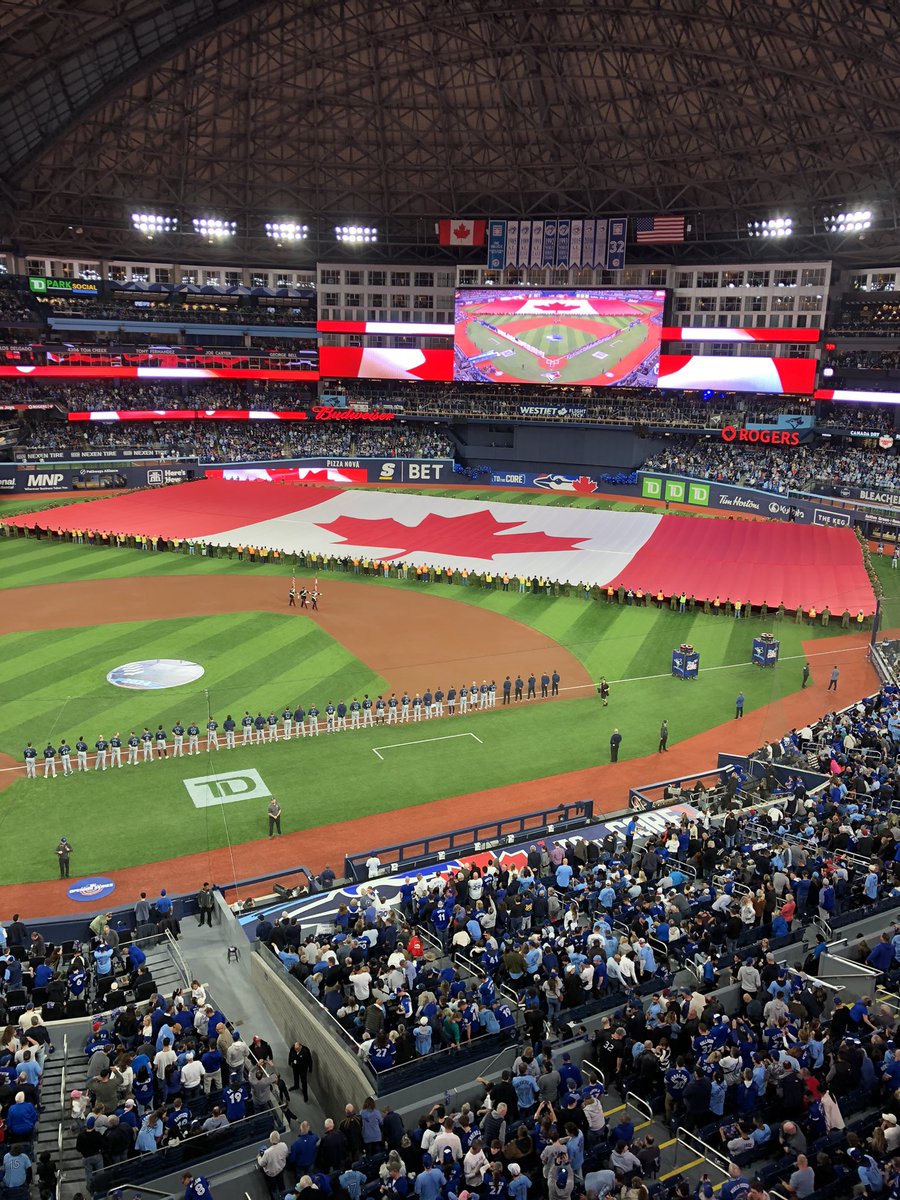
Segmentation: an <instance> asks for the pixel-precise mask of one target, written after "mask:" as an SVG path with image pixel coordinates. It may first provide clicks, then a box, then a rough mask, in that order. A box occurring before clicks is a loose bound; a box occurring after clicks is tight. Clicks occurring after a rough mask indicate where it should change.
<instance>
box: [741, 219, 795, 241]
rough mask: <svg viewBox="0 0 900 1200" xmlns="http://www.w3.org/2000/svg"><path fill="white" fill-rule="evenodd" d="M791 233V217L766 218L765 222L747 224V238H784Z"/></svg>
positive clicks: (792, 221) (792, 225)
mask: <svg viewBox="0 0 900 1200" xmlns="http://www.w3.org/2000/svg"><path fill="white" fill-rule="evenodd" d="M793 232H794V220H793V218H792V217H768V218H766V220H765V221H748V222H747V237H764V238H784V237H790V236H791V234H792V233H793Z"/></svg>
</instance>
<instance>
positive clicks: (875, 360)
mask: <svg viewBox="0 0 900 1200" xmlns="http://www.w3.org/2000/svg"><path fill="white" fill-rule="evenodd" d="M822 365H823V366H824V367H833V368H835V370H839V369H840V368H841V367H849V368H851V369H852V370H854V371H896V370H897V369H898V368H900V352H898V351H897V350H855V349H851V350H831V351H829V352H828V353H827V354H826V356H825V358H824V360H823V363H822Z"/></svg>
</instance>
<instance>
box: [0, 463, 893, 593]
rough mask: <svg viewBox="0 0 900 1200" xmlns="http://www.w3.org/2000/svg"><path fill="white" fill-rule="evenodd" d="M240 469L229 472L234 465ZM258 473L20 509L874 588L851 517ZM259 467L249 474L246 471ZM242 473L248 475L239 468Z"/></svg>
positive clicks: (423, 561)
mask: <svg viewBox="0 0 900 1200" xmlns="http://www.w3.org/2000/svg"><path fill="white" fill-rule="evenodd" d="M223 474H225V475H226V476H227V474H228V472H227V471H225V472H223ZM259 474H260V473H259V472H256V473H254V472H241V471H236V472H235V475H236V476H237V478H236V479H235V480H228V479H227V478H223V479H205V480H201V481H198V482H194V483H186V484H180V485H176V486H172V487H168V488H163V489H159V490H153V491H145V492H139V493H134V494H131V495H128V496H122V497H117V498H115V499H106V500H95V501H90V502H88V503H86V504H84V505H79V506H77V507H73V508H69V509H62V510H59V511H56V512H54V514H53V516H52V517H51V518H50V519H49V520H48V519H47V518H46V517H45V516H43V515H41V514H31V515H26V516H18V517H10V518H7V521H8V523H10V524H13V525H16V526H19V527H22V528H26V529H33V528H35V527H38V528H47V527H48V526H49V528H50V529H51V530H59V531H66V532H68V533H72V532H74V531H82V532H83V531H85V530H93V531H94V532H96V533H101V534H102V533H106V534H109V535H111V536H119V535H122V536H136V535H140V536H144V537H152V538H157V539H159V538H161V539H163V540H166V541H168V540H173V539H178V540H190V541H203V542H206V543H208V544H211V545H214V546H219V547H233V548H237V547H239V546H240V547H248V546H253V547H264V548H267V549H268V550H269V551H272V550H278V551H279V553H281V554H284V555H299V554H304V555H307V556H309V555H318V556H322V557H323V558H329V557H335V558H341V559H354V558H360V557H363V558H368V559H372V560H375V561H378V562H384V563H385V564H387V563H389V562H399V563H403V564H405V565H406V566H407V567H408V568H414V567H417V566H422V567H432V568H436V569H438V570H439V571H441V572H445V571H449V572H451V574H452V573H453V572H462V571H465V572H466V573H467V575H468V574H469V573H475V574H482V575H484V574H487V573H490V574H492V575H494V576H499V577H501V578H502V577H503V576H508V577H509V580H510V581H511V586H514V587H518V588H519V589H520V590H523V591H524V590H525V587H526V586H528V587H529V588H530V587H531V586H532V584H533V583H534V581H539V582H540V583H542V584H543V582H544V581H546V582H547V583H548V584H549V583H550V582H552V581H559V582H560V583H569V584H572V585H576V586H577V585H583V586H586V587H608V586H611V587H613V588H616V589H618V588H620V587H621V588H623V589H633V590H635V591H638V590H640V591H644V592H648V591H649V592H650V594H652V595H654V596H655V595H656V594H657V593H658V592H662V593H663V594H664V596H666V597H669V596H673V595H675V596H677V595H680V594H681V593H684V594H685V595H686V596H694V597H695V598H696V599H697V600H699V601H707V600H708V601H710V602H713V601H714V600H715V599H716V598H719V599H720V600H721V601H722V602H723V603H724V602H726V601H731V602H732V603H735V604H737V603H740V604H741V605H746V604H751V605H753V606H757V607H758V606H760V605H762V604H766V605H768V606H769V607H771V608H777V607H778V605H779V604H784V605H785V607H786V608H787V609H790V610H793V609H796V608H798V607H804V608H809V607H814V608H816V609H817V610H818V611H822V610H823V609H825V608H826V607H827V608H828V609H829V610H830V611H831V612H832V613H834V614H840V613H842V612H844V611H846V612H849V613H850V614H851V615H854V616H855V615H856V614H857V613H859V612H860V611H861V612H863V613H864V614H865V615H867V616H868V615H870V614H871V613H873V612H874V609H875V597H874V593H873V591H872V587H871V584H870V582H869V579H868V577H867V574H866V570H865V566H864V563H863V560H862V555H861V552H860V548H859V544H858V542H857V539H856V537H855V535H854V534H853V532H852V531H851V530H849V529H826V528H820V527H818V526H813V527H808V526H804V527H800V526H795V525H792V524H780V523H775V522H743V521H739V520H697V519H691V518H688V517H681V516H672V515H667V516H657V515H653V514H648V513H621V512H608V511H602V510H599V509H594V510H591V509H575V508H551V507H547V506H534V507H532V508H530V509H529V510H528V511H527V512H526V511H523V509H522V508H521V507H517V506H514V505H509V504H494V503H484V502H480V501H474V500H454V499H446V498H442V497H431V496H419V495H412V494H398V493H394V492H380V491H379V492H373V491H366V490H353V489H341V488H330V489H325V488H321V487H316V488H306V489H304V488H299V487H293V486H273V485H272V484H271V483H265V482H259ZM248 475H249V476H251V477H250V478H247V476H248ZM239 480H240V481H239Z"/></svg>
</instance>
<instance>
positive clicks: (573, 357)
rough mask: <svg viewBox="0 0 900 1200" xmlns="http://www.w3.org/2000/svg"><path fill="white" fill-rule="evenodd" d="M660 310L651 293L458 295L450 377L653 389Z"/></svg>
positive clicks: (477, 291)
mask: <svg viewBox="0 0 900 1200" xmlns="http://www.w3.org/2000/svg"><path fill="white" fill-rule="evenodd" d="M665 307H666V293H665V291H663V290H659V289H656V288H616V289H603V290H600V289H590V288H565V289H562V290H556V289H542V290H538V289H533V288H524V289H522V288H467V289H466V290H464V291H458V292H457V293H456V306H455V309H456V311H455V326H454V336H453V378H454V379H455V380H459V381H461V382H466V383H528V384H532V385H533V384H548V385H551V386H552V385H557V386H572V385H573V384H586V385H587V384H589V385H591V386H593V387H612V386H616V387H635V388H638V387H640V388H646V387H656V384H657V374H658V371H659V343H660V334H661V332H662V327H663V323H664V314H665Z"/></svg>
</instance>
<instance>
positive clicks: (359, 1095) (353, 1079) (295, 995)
mask: <svg viewBox="0 0 900 1200" xmlns="http://www.w3.org/2000/svg"><path fill="white" fill-rule="evenodd" d="M272 962H274V963H276V964H277V968H276V966H273V965H271V963H272ZM250 978H251V980H252V981H253V983H254V985H255V986H256V988H257V990H258V991H259V995H260V997H261V999H262V1001H263V1003H264V1004H265V1006H266V1008H267V1009H268V1011H269V1014H270V1015H271V1017H272V1020H273V1021H274V1022H275V1024H276V1025H277V1026H278V1029H279V1030H280V1032H281V1034H282V1036H283V1037H284V1040H285V1041H286V1042H287V1044H288V1045H289V1046H290V1045H292V1044H293V1043H294V1042H296V1041H301V1042H303V1044H304V1045H306V1046H309V1048H310V1050H311V1051H312V1054H313V1074H312V1080H313V1087H314V1088H315V1092H316V1096H317V1097H318V1100H319V1103H320V1104H321V1106H322V1109H323V1110H324V1112H325V1113H326V1114H328V1115H330V1116H332V1117H334V1118H338V1117H340V1115H341V1113H342V1112H343V1111H344V1105H345V1104H348V1103H350V1104H355V1105H356V1106H357V1107H359V1106H360V1105H361V1104H362V1102H363V1100H365V1098H366V1097H367V1096H370V1095H372V1094H373V1088H372V1083H371V1081H370V1079H369V1077H368V1075H367V1074H366V1072H365V1070H364V1069H363V1066H362V1064H361V1063H360V1061H359V1059H358V1058H357V1057H356V1055H355V1054H354V1053H353V1052H352V1050H351V1049H350V1048H349V1047H348V1046H346V1045H345V1044H344V1043H343V1042H342V1041H341V1040H340V1039H339V1038H338V1037H337V1036H331V1035H329V1033H328V1032H327V1031H326V1030H325V1029H324V1028H323V1026H322V1024H320V1022H319V1020H317V1018H316V1016H313V1013H312V1011H311V1010H310V1007H308V1006H307V1003H308V1005H310V1006H311V1005H314V1004H316V1006H317V1007H319V1006H318V1005H317V1002H316V1001H315V1000H313V999H312V997H308V998H307V997H304V996H301V995H300V994H299V993H300V992H301V991H302V988H301V986H300V985H299V984H297V991H296V992H295V991H294V989H293V988H292V986H291V983H290V982H289V981H288V977H287V976H286V975H285V973H284V969H283V968H282V967H281V964H280V963H278V962H277V959H275V958H274V956H273V955H272V954H271V952H270V951H267V950H264V949H258V950H254V952H253V954H252V956H251V960H250ZM293 982H296V981H293ZM322 1012H323V1013H324V1010H322Z"/></svg>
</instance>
